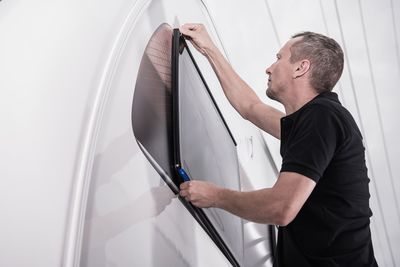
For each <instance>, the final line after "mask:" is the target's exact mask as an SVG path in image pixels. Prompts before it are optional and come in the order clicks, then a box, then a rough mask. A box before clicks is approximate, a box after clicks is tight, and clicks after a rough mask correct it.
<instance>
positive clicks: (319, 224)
mask: <svg viewBox="0 0 400 267" xmlns="http://www.w3.org/2000/svg"><path fill="white" fill-rule="evenodd" d="M364 150H365V149H364V145H363V141H362V136H361V133H360V131H359V129H358V127H357V125H356V123H355V121H354V119H353V117H352V116H351V114H350V113H349V112H348V111H347V110H346V109H345V108H344V107H343V106H342V105H341V104H340V102H339V100H338V97H337V94H335V93H332V92H329V93H322V94H319V95H318V96H317V97H315V98H314V99H313V100H311V101H310V102H308V103H307V104H306V105H304V106H303V107H302V108H301V109H299V110H297V111H296V112H295V113H293V114H290V115H288V116H286V117H283V118H282V119H281V155H282V168H281V172H296V173H299V174H302V175H304V176H307V177H309V178H310V179H312V180H314V181H315V182H316V183H317V184H316V186H315V188H314V190H313V192H312V193H311V195H310V197H309V198H308V199H307V201H306V202H305V204H304V206H303V207H302V208H301V210H300V212H299V213H298V214H297V216H296V218H295V219H294V220H293V221H292V222H291V223H290V224H288V225H287V226H286V227H279V232H278V244H277V254H276V255H277V257H276V262H275V264H274V265H275V266H376V265H377V264H376V261H375V258H374V253H373V248H372V242H371V233H370V228H369V224H370V220H369V218H370V217H371V216H372V212H371V210H370V208H369V198H370V194H369V189H368V183H369V178H368V175H367V167H366V164H365V153H364Z"/></svg>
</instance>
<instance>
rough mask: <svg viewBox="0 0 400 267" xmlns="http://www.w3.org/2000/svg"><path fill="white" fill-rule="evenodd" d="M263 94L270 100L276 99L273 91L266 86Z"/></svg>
mask: <svg viewBox="0 0 400 267" xmlns="http://www.w3.org/2000/svg"><path fill="white" fill-rule="evenodd" d="M265 94H266V95H267V96H268V97H269V98H270V99H272V100H278V99H277V98H276V95H275V93H274V92H273V91H272V90H271V89H270V88H267V91H266V92H265Z"/></svg>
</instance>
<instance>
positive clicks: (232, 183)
mask: <svg viewBox="0 0 400 267" xmlns="http://www.w3.org/2000/svg"><path fill="white" fill-rule="evenodd" d="M179 111H180V122H179V124H180V150H181V160H182V164H183V168H184V169H185V170H186V171H187V172H188V174H189V176H190V177H191V178H192V179H195V180H204V181H209V182H213V183H215V184H217V185H220V186H222V187H225V188H230V189H234V190H239V171H238V169H239V168H238V159H237V154H236V147H235V144H234V142H233V139H232V138H231V136H230V134H229V132H228V129H227V128H226V127H225V125H224V122H223V120H222V118H221V117H220V115H219V113H218V111H217V109H216V107H215V105H214V103H213V101H212V99H211V97H210V95H209V94H208V92H207V89H206V87H205V85H204V83H203V80H202V79H201V76H200V75H199V73H198V72H197V69H196V67H195V65H194V63H193V61H192V59H191V57H190V56H189V53H188V52H187V50H186V49H184V50H183V52H182V54H181V56H180V57H179ZM204 211H205V213H206V215H207V217H208V218H209V219H210V221H211V222H212V224H213V225H214V227H215V228H216V230H217V232H218V233H219V234H220V236H221V237H222V238H223V239H224V241H225V243H226V245H227V246H228V247H229V249H230V251H231V252H232V253H233V254H234V256H235V258H236V259H237V260H238V261H239V262H241V261H242V251H243V235H242V224H241V219H240V218H238V217H236V216H234V215H232V214H230V213H228V212H226V211H224V210H221V209H214V208H210V209H204Z"/></svg>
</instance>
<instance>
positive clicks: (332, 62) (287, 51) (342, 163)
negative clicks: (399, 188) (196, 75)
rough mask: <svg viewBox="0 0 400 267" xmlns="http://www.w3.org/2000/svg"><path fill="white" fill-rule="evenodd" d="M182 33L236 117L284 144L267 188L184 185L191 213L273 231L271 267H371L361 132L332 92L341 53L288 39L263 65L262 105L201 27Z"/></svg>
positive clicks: (329, 45) (316, 38)
mask: <svg viewBox="0 0 400 267" xmlns="http://www.w3.org/2000/svg"><path fill="white" fill-rule="evenodd" d="M180 31H181V32H182V34H183V35H184V36H186V37H187V38H188V39H189V40H190V41H191V42H192V44H193V45H194V46H195V47H196V49H197V50H198V51H199V52H201V53H202V54H203V55H204V56H206V57H207V59H208V60H209V62H210V64H211V65H212V67H213V69H214V71H215V73H216V74H217V76H218V78H219V81H220V83H221V85H222V88H223V90H224V93H225V95H226V96H227V98H228V100H229V101H230V103H231V104H232V105H233V107H234V108H235V109H236V110H237V111H238V112H239V113H240V114H241V115H242V117H243V118H245V119H247V120H249V121H251V122H252V123H254V124H255V125H257V126H258V127H259V128H261V129H263V130H264V131H266V132H268V133H269V134H271V135H273V136H275V137H276V138H279V139H281V155H282V167H281V170H280V174H279V177H278V179H277V181H276V183H275V185H274V186H273V187H272V188H265V189H261V190H256V191H251V192H238V191H232V190H228V189H224V188H220V187H217V186H215V185H213V184H211V183H207V182H202V181H190V182H186V183H183V184H181V186H180V188H181V191H180V195H181V196H182V197H185V198H186V199H187V200H188V201H191V202H192V203H193V204H194V205H196V206H198V207H204V208H207V207H217V208H222V209H225V210H227V211H228V212H231V213H233V214H235V215H237V216H240V217H242V218H244V219H247V220H250V221H254V222H258V223H268V224H277V225H279V226H280V227H279V232H278V244H277V257H276V259H275V262H274V265H275V266H377V263H376V261H375V258H374V253H373V248H372V242H371V233H370V228H369V223H370V221H369V218H370V217H371V215H372V212H371V210H370V208H369V197H370V195H369V189H368V183H369V178H368V176H367V168H366V165H365V155H364V146H363V143H362V136H361V133H360V131H359V129H358V127H357V125H356V123H355V122H354V119H353V118H352V116H351V115H350V113H349V112H348V111H347V110H346V109H345V108H344V107H343V106H342V105H341V104H340V102H339V100H338V97H337V95H336V94H335V93H333V92H331V90H332V88H333V87H334V85H335V84H336V82H337V81H338V80H339V78H340V76H341V74H342V71H343V51H342V49H341V48H340V46H339V45H338V44H337V42H336V41H334V40H333V39H331V38H328V37H326V36H323V35H320V34H316V33H312V32H304V33H300V34H297V35H294V36H293V37H292V39H290V40H289V41H288V42H287V43H286V44H285V45H284V46H283V47H282V48H281V49H280V51H279V52H278V54H277V55H276V58H277V59H276V62H274V63H273V64H272V65H271V66H270V67H268V68H267V70H266V73H267V75H268V88H267V92H266V93H267V96H268V97H270V98H271V99H274V100H277V101H279V102H280V103H282V104H283V106H284V107H285V111H286V114H283V113H282V112H280V111H278V110H276V109H274V108H272V107H271V106H268V105H266V104H264V103H263V102H262V101H261V100H260V99H259V98H258V97H257V95H256V94H255V93H254V92H253V91H252V89H251V88H250V87H249V86H248V85H247V84H246V83H245V82H244V81H243V80H242V79H241V78H240V77H239V76H238V75H237V74H236V73H235V71H234V70H233V69H232V67H231V66H230V64H229V63H228V62H227V61H226V59H225V58H224V57H223V55H222V54H221V52H220V51H219V50H218V49H217V47H216V46H215V45H214V43H213V42H212V40H211V38H210V37H209V35H208V33H207V31H206V29H205V28H204V26H203V25H201V24H185V25H183V26H182V27H181V28H180Z"/></svg>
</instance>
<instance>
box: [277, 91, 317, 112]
mask: <svg viewBox="0 0 400 267" xmlns="http://www.w3.org/2000/svg"><path fill="white" fill-rule="evenodd" d="M317 95H318V93H317V92H315V91H314V90H307V91H303V92H302V93H301V94H292V95H290V96H289V97H288V99H287V100H286V101H285V103H283V106H284V107H285V111H286V115H290V114H292V113H294V112H296V111H297V110H299V109H300V108H301V107H302V106H304V105H305V104H307V103H308V102H310V101H311V100H312V99H314V98H315V97H316V96H317Z"/></svg>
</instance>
